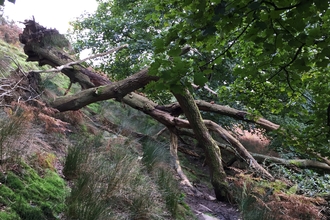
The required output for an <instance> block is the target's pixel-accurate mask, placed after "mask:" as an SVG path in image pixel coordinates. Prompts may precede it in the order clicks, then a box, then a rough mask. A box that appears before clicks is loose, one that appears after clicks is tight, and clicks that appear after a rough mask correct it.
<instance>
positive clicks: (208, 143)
mask: <svg viewBox="0 0 330 220" xmlns="http://www.w3.org/2000/svg"><path fill="white" fill-rule="evenodd" d="M174 96H175V97H176V99H177V100H178V102H179V104H180V106H181V108H182V110H183V112H184V114H185V115H186V117H187V119H188V121H189V123H190V125H191V127H192V129H193V131H194V133H195V136H196V139H197V141H198V142H199V143H200V145H201V146H203V149H204V152H205V156H206V161H207V163H208V165H209V167H210V177H211V183H212V186H213V188H214V192H215V196H216V198H217V200H220V201H228V200H230V198H231V195H230V192H229V187H228V182H227V177H226V173H225V171H224V169H223V166H222V161H221V152H220V148H219V147H218V146H217V144H216V142H215V140H214V139H213V138H212V136H211V135H210V133H209V132H208V130H207V128H206V126H205V124H204V122H203V119H202V116H201V114H200V112H199V110H198V107H197V105H196V103H195V100H194V99H193V97H192V95H191V94H190V93H189V91H188V90H187V89H186V90H184V91H183V92H182V93H181V94H177V93H174Z"/></svg>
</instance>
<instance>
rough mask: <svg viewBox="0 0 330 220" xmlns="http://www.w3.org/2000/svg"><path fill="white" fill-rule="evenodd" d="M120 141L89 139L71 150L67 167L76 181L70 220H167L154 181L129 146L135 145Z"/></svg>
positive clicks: (69, 212) (70, 207)
mask: <svg viewBox="0 0 330 220" xmlns="http://www.w3.org/2000/svg"><path fill="white" fill-rule="evenodd" d="M99 138H100V137H99ZM116 139H117V138H114V139H112V140H109V142H108V143H106V144H102V142H98V141H95V140H93V139H85V140H83V141H80V142H77V144H76V145H74V146H71V147H70V148H71V149H70V150H69V152H68V156H67V158H66V161H65V167H64V171H65V172H64V175H66V176H68V177H69V178H70V179H73V187H72V191H71V193H70V196H69V197H68V198H67V200H66V204H67V206H68V210H67V212H66V216H67V218H69V219H81V220H84V219H86V220H87V219H88V220H89V219H167V216H168V214H167V212H166V211H165V207H163V204H162V202H161V200H160V197H161V196H160V195H159V193H158V191H157V190H156V188H155V187H154V185H155V184H154V182H153V180H152V179H151V178H150V177H149V176H148V175H147V173H146V170H145V169H144V166H143V165H142V163H141V161H140V158H139V156H138V155H137V154H136V152H134V151H130V150H129V149H130V146H127V145H128V144H129V143H131V144H133V143H132V142H127V141H126V140H125V139H123V140H121V141H120V140H116ZM82 158H83V159H82Z"/></svg>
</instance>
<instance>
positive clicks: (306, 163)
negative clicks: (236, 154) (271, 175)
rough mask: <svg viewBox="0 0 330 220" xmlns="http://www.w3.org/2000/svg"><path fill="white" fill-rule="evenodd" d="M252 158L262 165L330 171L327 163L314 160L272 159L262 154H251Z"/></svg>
mask: <svg viewBox="0 0 330 220" xmlns="http://www.w3.org/2000/svg"><path fill="white" fill-rule="evenodd" d="M251 154H252V156H253V157H254V158H255V159H256V160H257V161H259V162H260V163H264V162H272V163H276V164H282V165H285V166H296V167H299V168H317V169H322V170H326V171H330V166H329V165H328V164H326V163H322V162H319V161H314V160H304V159H291V160H286V159H282V158H278V157H271V156H266V155H262V154H256V153H251Z"/></svg>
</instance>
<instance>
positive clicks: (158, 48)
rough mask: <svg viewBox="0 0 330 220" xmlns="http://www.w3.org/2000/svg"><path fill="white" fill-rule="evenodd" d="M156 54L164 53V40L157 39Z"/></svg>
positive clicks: (155, 41)
mask: <svg viewBox="0 0 330 220" xmlns="http://www.w3.org/2000/svg"><path fill="white" fill-rule="evenodd" d="M154 46H155V53H156V54H157V53H162V52H164V51H165V44H164V40H163V39H162V38H156V39H155V40H154Z"/></svg>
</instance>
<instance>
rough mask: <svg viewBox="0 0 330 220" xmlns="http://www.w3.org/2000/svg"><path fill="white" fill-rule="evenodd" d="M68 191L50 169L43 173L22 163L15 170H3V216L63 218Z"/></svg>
mask: <svg viewBox="0 0 330 220" xmlns="http://www.w3.org/2000/svg"><path fill="white" fill-rule="evenodd" d="M67 191H68V190H67V188H66V184H65V182H64V180H63V179H62V178H61V177H60V176H59V175H58V174H57V173H56V172H54V171H51V170H46V171H45V173H44V175H43V176H40V175H39V174H38V173H37V172H36V171H35V170H34V169H32V168H31V167H30V166H28V165H27V164H25V163H23V162H19V163H17V164H16V165H15V167H13V169H11V170H8V171H6V172H0V219H1V220H16V219H17V220H19V219H24V220H35V219H37V220H42V219H59V216H60V214H61V213H62V212H63V211H64V209H65V203H64V201H65V196H66V194H67Z"/></svg>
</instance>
